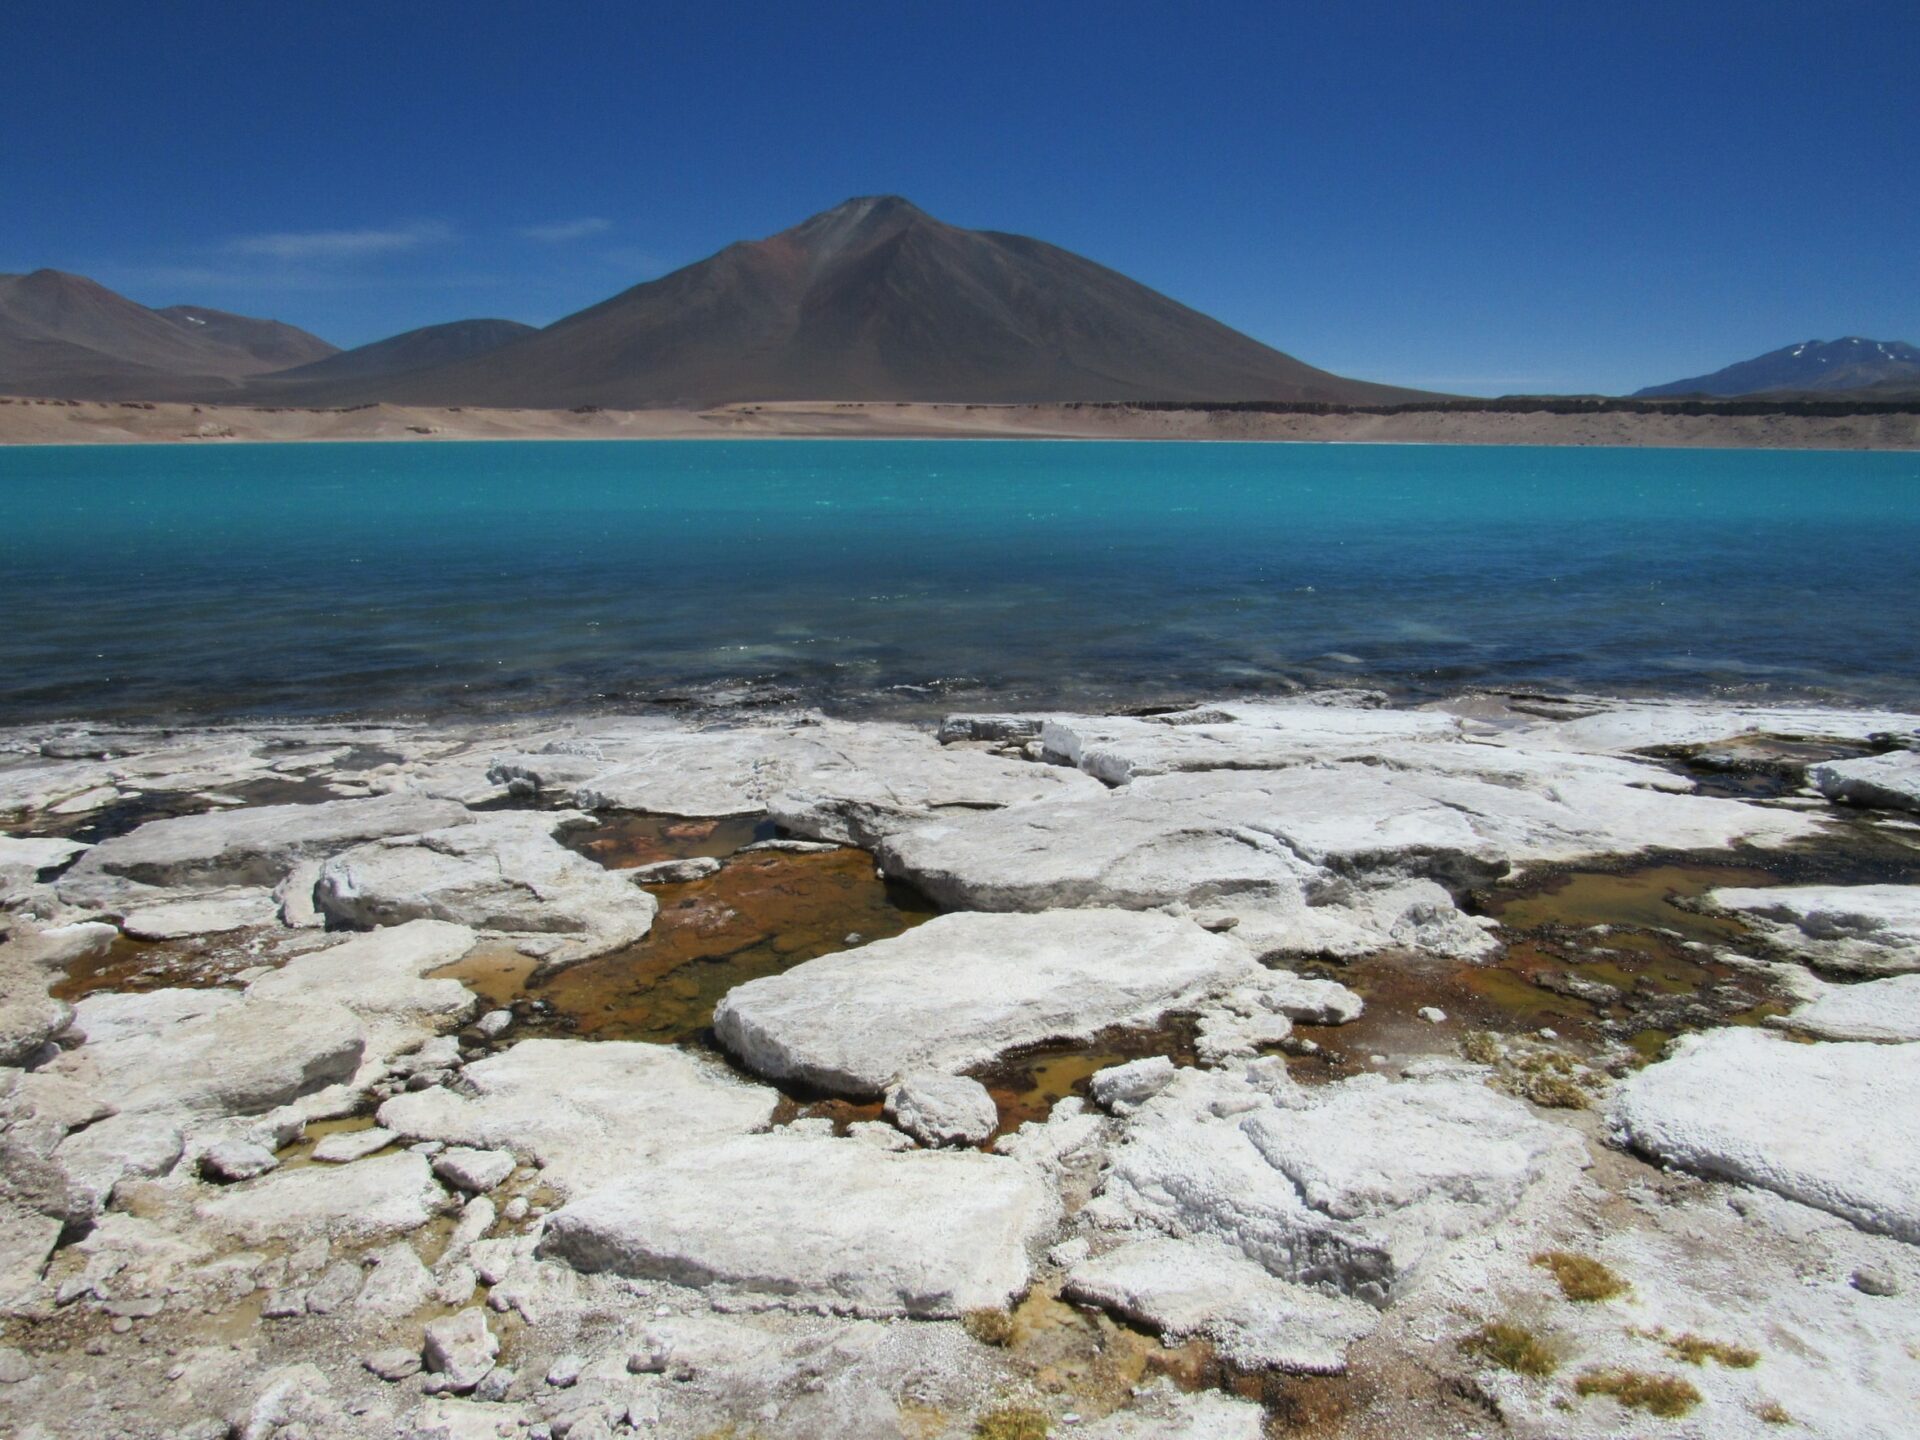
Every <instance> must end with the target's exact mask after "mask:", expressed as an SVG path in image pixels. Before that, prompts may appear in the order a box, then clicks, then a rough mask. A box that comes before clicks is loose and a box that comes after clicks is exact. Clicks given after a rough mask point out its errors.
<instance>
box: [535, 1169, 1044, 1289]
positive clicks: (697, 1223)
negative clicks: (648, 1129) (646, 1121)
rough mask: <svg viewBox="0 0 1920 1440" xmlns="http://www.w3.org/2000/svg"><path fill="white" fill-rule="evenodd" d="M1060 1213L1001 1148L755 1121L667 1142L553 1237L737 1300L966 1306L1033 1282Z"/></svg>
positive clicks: (562, 1245) (585, 1258) (571, 1255)
mask: <svg viewBox="0 0 1920 1440" xmlns="http://www.w3.org/2000/svg"><path fill="white" fill-rule="evenodd" d="M1056 1217H1057V1207H1056V1201H1055V1199H1054V1197H1053V1195H1052V1192H1051V1190H1050V1189H1049V1188H1048V1187H1047V1186H1046V1185H1045V1184H1044V1183H1043V1182H1042V1181H1041V1180H1040V1179H1039V1178H1038V1177H1037V1176H1036V1175H1035V1174H1034V1172H1033V1171H1032V1170H1031V1169H1029V1168H1028V1167H1027V1166H1024V1165H1021V1164H1019V1163H1017V1162H1015V1161H1012V1160H1006V1159H1002V1158H1001V1157H999V1156H994V1155H983V1154H980V1153H978V1152H974V1151H911V1152H906V1153H899V1154H895V1153H889V1152H887V1151H884V1150H881V1149H878V1148H877V1147H875V1146H871V1145H862V1144H859V1143H856V1142H854V1141H850V1140H836V1139H832V1138H830V1137H812V1136H789V1135H782V1134H769V1135H748V1136H742V1137H740V1138H738V1139H734V1140H725V1141H721V1142H719V1143H717V1144H713V1145H706V1146H697V1147H694V1148H692V1149H688V1150H684V1151H679V1152H675V1153H671V1154H667V1155H663V1156H661V1157H660V1158H659V1159H658V1161H657V1162H656V1163H654V1164H651V1165H647V1166H642V1167H638V1168H635V1169H634V1170H632V1171H631V1172H630V1173H628V1174H626V1175H624V1176H622V1177H621V1179H620V1180H619V1181H618V1182H617V1183H615V1184H610V1185H608V1186H606V1187H605V1188H603V1189H600V1190H597V1191H594V1192H593V1193H591V1194H589V1195H586V1196H584V1197H583V1198H581V1199H579V1200H575V1201H573V1202H571V1203H569V1204H567V1205H565V1206H563V1207H562V1208H560V1209H559V1210H556V1211H555V1212H554V1213H553V1214H552V1215H550V1216H549V1217H548V1218H547V1226H546V1234H545V1236H544V1238H543V1239H542V1241H541V1244H540V1253H541V1254H543V1255H545V1256H547V1257H549V1258H553V1259H559V1260H563V1261H565V1262H566V1263H568V1264H570V1265H572V1266H573V1267H574V1268H575V1269H578V1270H586V1271H612V1272H614V1273H617V1274H621V1275H628V1276H632V1277H636V1278H643V1279H657V1280H668V1281H672V1282H673V1283H676V1284H682V1285H693V1286H701V1287H705V1288H706V1289H707V1290H708V1292H709V1294H711V1295H715V1296H718V1297H721V1298H723V1299H724V1300H726V1301H728V1302H730V1303H735V1304H748V1305H761V1306H769V1307H785V1308H792V1309H800V1310H825V1311H832V1312H835V1313H840V1314H851V1315H864V1316H889V1315H914V1316H953V1315H958V1314H961V1313H963V1312H965V1311H968V1310H975V1309H981V1308H988V1307H1000V1306H1004V1305H1006V1304H1007V1303H1008V1302H1009V1301H1010V1300H1011V1299H1012V1298H1013V1297H1014V1296H1016V1295H1017V1294H1018V1293H1019V1292H1020V1291H1021V1290H1023V1289H1024V1288H1025V1287H1026V1284H1027V1277H1028V1274H1029V1269H1030V1264H1029V1258H1028V1254H1029V1249H1030V1247H1032V1246H1033V1245H1035V1244H1037V1243H1038V1242H1039V1241H1040V1239H1041V1238H1042V1237H1043V1236H1044V1235H1045V1234H1046V1233H1047V1231H1049V1230H1050V1229H1051V1227H1052V1226H1053V1224H1054V1222H1055V1219H1056Z"/></svg>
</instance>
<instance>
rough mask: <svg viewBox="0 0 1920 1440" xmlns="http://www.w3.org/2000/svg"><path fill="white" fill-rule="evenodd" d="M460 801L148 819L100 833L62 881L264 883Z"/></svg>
mask: <svg viewBox="0 0 1920 1440" xmlns="http://www.w3.org/2000/svg"><path fill="white" fill-rule="evenodd" d="M467 818H468V811H467V809H466V807H465V806H463V805H457V804H455V803H453V802H452V801H449V800H430V799H427V798H426V797H424V796H420V795H378V796H374V797H371V798H369V799H365V800H328V801H324V802H322V803H320V804H317V805H258V806H249V807H246V808H244V809H236V810H214V811H210V812H208V813H207V814H205V815H182V816H178V817H176V818H174V819H170V820H153V821H149V822H148V823H147V824H145V825H142V826H141V827H140V828H139V829H137V830H133V831H130V832H128V833H127V834H125V835H118V836H115V837H114V838H113V839H111V840H103V841H101V842H100V843H99V844H98V845H96V846H94V847H93V849H91V850H89V851H88V852H87V853H86V854H85V855H83V856H81V857H80V859H79V860H78V861H76V862H75V863H74V866H73V868H72V869H71V870H69V871H68V872H67V873H66V875H65V876H63V877H62V881H63V884H69V885H71V884H78V883H79V882H81V881H83V880H86V879H88V878H90V877H95V876H102V875H116V876H120V877H122V878H124V879H128V880H137V881H139V882H140V883H141V884H145V885H203V886H204V885H266V886H272V885H275V884H277V883H279V881H280V878H281V877H282V876H284V875H285V874H286V873H287V871H288V870H290V869H292V868H293V866H294V865H295V864H296V863H297V862H299V861H301V860H306V859H312V858H315V857H318V856H322V855H328V854H332V853H333V852H334V851H336V850H344V849H345V848H347V847H348V846H349V845H357V844H359V843H361V842H362V841H367V840H374V839H377V838H379V837H380V836H383V835H409V834H416V833H418V832H420V831H422V830H434V829H438V828H441V827H443V826H447V825H457V824H460V823H461V822H463V821H464V820H466V819H467Z"/></svg>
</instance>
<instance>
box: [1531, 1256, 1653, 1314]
mask: <svg viewBox="0 0 1920 1440" xmlns="http://www.w3.org/2000/svg"><path fill="white" fill-rule="evenodd" d="M1533 1263H1534V1264H1536V1265H1538V1266H1540V1267H1541V1268H1543V1269H1546V1270H1551V1271H1552V1272H1553V1278H1554V1280H1555V1281H1557V1282H1558V1283H1559V1286H1560V1293H1561V1294H1562V1295H1564V1296H1566V1297H1567V1299H1569V1300H1578V1301H1581V1302H1583V1303H1585V1302H1592V1301H1595V1300H1611V1299H1613V1297H1614V1296H1616V1295H1624V1294H1626V1293H1627V1291H1628V1290H1630V1289H1632V1288H1633V1287H1632V1286H1630V1285H1628V1284H1627V1282H1626V1281H1625V1280H1623V1279H1621V1278H1620V1277H1619V1276H1618V1275H1616V1274H1615V1273H1614V1272H1613V1271H1612V1270H1609V1269H1608V1268H1607V1267H1606V1266H1605V1265H1602V1264H1601V1263H1600V1262H1599V1261H1598V1260H1595V1259H1594V1258H1593V1257H1592V1256H1590V1255H1576V1254H1574V1253H1573V1252H1572V1251H1571V1250H1545V1251H1542V1252H1541V1253H1540V1254H1538V1255H1536V1256H1534V1257H1533Z"/></svg>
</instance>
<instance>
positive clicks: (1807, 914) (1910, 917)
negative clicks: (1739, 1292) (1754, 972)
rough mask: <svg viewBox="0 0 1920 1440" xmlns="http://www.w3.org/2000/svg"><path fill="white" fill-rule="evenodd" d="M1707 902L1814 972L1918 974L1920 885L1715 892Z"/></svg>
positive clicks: (1919, 960)
mask: <svg viewBox="0 0 1920 1440" xmlns="http://www.w3.org/2000/svg"><path fill="white" fill-rule="evenodd" d="M1706 898H1707V902H1708V903H1709V904H1711V905H1714V906H1716V907H1718V908H1719V909H1721V910H1726V911H1730V912H1732V913H1733V914H1736V915H1738V916H1740V917H1741V918H1742V919H1743V920H1745V921H1747V922H1748V924H1750V925H1751V926H1753V927H1754V928H1755V929H1756V930H1758V931H1759V932H1760V933H1761V935H1762V936H1763V937H1764V938H1765V939H1766V940H1767V941H1768V943H1770V944H1771V945H1772V946H1773V947H1774V948H1775V949H1777V950H1780V951H1783V952H1785V953H1786V954H1789V955H1792V956H1793V957H1794V958H1796V959H1800V960H1805V961H1806V962H1807V963H1808V964H1809V965H1813V966H1816V967H1817V968H1820V969H1823V970H1838V971H1846V972H1851V973H1854V974H1862V975H1897V974H1903V973H1906V972H1909V971H1920V885H1781V886H1776V887H1771V888H1764V889H1757V890H1744V889H1725V890H1713V891H1709V892H1708V894H1707V897H1706Z"/></svg>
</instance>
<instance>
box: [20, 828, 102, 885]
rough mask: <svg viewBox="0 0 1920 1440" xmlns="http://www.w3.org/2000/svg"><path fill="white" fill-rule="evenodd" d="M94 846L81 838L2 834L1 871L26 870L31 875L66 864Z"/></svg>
mask: <svg viewBox="0 0 1920 1440" xmlns="http://www.w3.org/2000/svg"><path fill="white" fill-rule="evenodd" d="M91 848H92V847H91V846H89V845H88V844H86V843H85V842H84V841H81V840H51V839H45V840H43V839H38V838H21V837H17V836H13V835H0V871H7V870H18V871H24V872H26V873H27V874H28V875H29V876H31V875H36V874H38V873H39V872H40V871H42V870H51V869H53V868H54V867H55V866H56V865H64V864H66V863H67V862H68V861H69V860H71V859H73V857H74V856H76V855H79V854H83V853H84V852H85V851H87V850H89V849H91Z"/></svg>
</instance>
